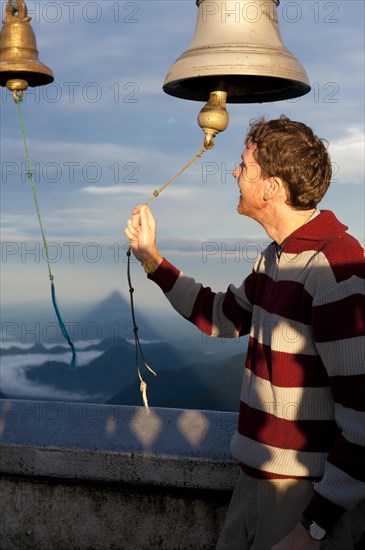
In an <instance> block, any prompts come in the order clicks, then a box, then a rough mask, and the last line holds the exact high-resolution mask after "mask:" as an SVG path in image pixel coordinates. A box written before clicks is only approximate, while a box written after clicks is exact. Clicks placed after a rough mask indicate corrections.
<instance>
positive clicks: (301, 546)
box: [271, 523, 321, 550]
mask: <svg viewBox="0 0 365 550" xmlns="http://www.w3.org/2000/svg"><path fill="white" fill-rule="evenodd" d="M320 547H321V541H320V540H314V539H312V537H311V536H310V534H309V533H308V531H307V530H306V529H305V528H304V527H303V525H301V524H300V523H299V524H298V525H297V526H296V527H295V529H293V531H292V532H291V533H289V535H288V536H287V537H285V538H284V539H282V540H281V541H280V542H278V543H277V544H275V546H273V547H272V548H271V550H319V548H320Z"/></svg>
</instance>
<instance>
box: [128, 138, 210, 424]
mask: <svg viewBox="0 0 365 550" xmlns="http://www.w3.org/2000/svg"><path fill="white" fill-rule="evenodd" d="M209 149H211V147H209V148H207V147H205V146H204V144H203V147H202V148H201V150H200V151H199V153H198V154H197V155H195V157H194V158H192V159H191V160H190V161H189V162H188V163H187V164H185V166H184V168H182V169H181V170H180V171H179V172H178V173H177V174H175V176H173V177H172V178H171V179H170V180H169V181H168V182H166V183H165V184H164V185H163V186H162V187H160V188H159V189H157V190H155V191H154V192H153V195H152V196H151V197H150V198H149V199H148V200H147V201H146V202H145V205H146V206H147V205H148V204H149V203H150V202H151V201H152V199H154V198H156V197H158V196H159V195H160V193H162V191H164V190H165V189H166V187H167V186H168V185H170V183H172V182H173V181H174V180H176V178H178V177H179V176H180V175H181V174H182V173H183V172H185V170H187V169H188V168H190V166H192V165H193V164H194V163H195V162H196V161H197V160H199V159H200V158H201V157H202V155H203V154H204V153H205V152H206V151H208V150H209ZM131 254H132V249H131V246H129V247H128V250H127V258H128V265H127V276H128V285H129V294H130V303H131V313H132V323H133V333H134V343H135V349H136V369H137V373H138V378H139V380H140V391H141V394H142V399H143V404H144V406H145V408H146V411H147V414H149V412H150V410H149V406H148V399H147V383H146V382H145V381H144V380H143V378H142V375H141V370H140V368H139V361H138V359H139V356H138V353H140V354H141V357H142V360H143V364H144V366H145V367H146V369H148V370H149V371H150V372H152V374H154V375H155V376H157V375H156V373H155V371H153V370H152V369H151V367H150V366H149V365H148V364H147V362H146V360H145V358H144V355H143V351H142V347H141V343H140V340H139V336H138V326H137V323H136V317H135V311H134V301H133V292H134V288H133V286H132V280H131V261H130V258H131Z"/></svg>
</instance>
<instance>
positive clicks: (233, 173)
mask: <svg viewBox="0 0 365 550" xmlns="http://www.w3.org/2000/svg"><path fill="white" fill-rule="evenodd" d="M232 176H233V177H234V178H235V179H237V178H238V176H239V166H236V168H235V169H234V170H233V172H232Z"/></svg>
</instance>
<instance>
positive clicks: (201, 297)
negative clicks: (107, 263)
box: [125, 116, 365, 550]
mask: <svg viewBox="0 0 365 550" xmlns="http://www.w3.org/2000/svg"><path fill="white" fill-rule="evenodd" d="M245 144H246V149H245V150H244V152H243V154H242V163H241V164H240V165H239V166H238V167H237V168H236V169H235V170H234V172H233V175H234V177H235V178H236V179H237V183H238V187H239V189H240V193H241V194H240V200H239V204H238V207H237V211H238V213H239V214H242V215H246V216H249V217H251V218H253V219H255V220H256V221H258V222H259V223H260V224H261V225H262V226H263V227H264V228H265V230H266V232H267V233H268V235H269V236H270V238H271V239H272V240H273V242H272V243H271V244H270V245H269V246H268V247H267V248H266V249H265V250H264V252H263V253H262V254H261V256H260V257H259V258H258V260H257V261H256V263H255V266H254V269H253V271H252V273H251V275H250V276H249V277H247V279H246V280H245V281H244V282H243V283H242V285H241V286H240V287H239V288H236V287H234V286H233V285H230V286H229V287H228V290H227V292H225V293H214V292H212V291H211V290H210V288H204V287H202V285H200V284H199V283H196V282H195V281H194V280H193V279H191V278H189V277H187V276H186V275H185V274H183V273H182V272H180V271H179V270H178V269H177V268H175V267H174V266H172V265H171V264H170V263H169V262H168V261H167V260H166V259H165V258H163V257H162V256H161V254H160V253H159V251H158V249H157V246H156V222H155V220H154V218H153V216H152V214H151V212H150V210H149V209H148V208H147V207H146V206H142V207H141V206H138V207H136V208H135V210H134V211H133V215H132V218H131V219H130V220H128V222H127V228H126V231H125V233H126V235H127V237H128V238H129V240H130V241H131V246H132V249H133V252H134V254H135V256H136V258H137V259H138V260H139V261H140V262H142V264H143V266H144V268H145V270H146V271H147V272H148V277H149V278H150V279H152V280H153V281H155V282H156V283H157V284H158V285H159V286H160V287H161V289H162V290H163V292H164V293H165V295H166V297H167V298H168V299H169V300H170V302H171V304H172V305H173V307H174V308H175V309H176V310H177V311H178V312H179V313H180V314H181V315H183V316H184V317H185V318H186V319H188V320H189V321H191V322H193V323H194V324H195V325H197V326H198V327H199V328H200V329H201V330H204V332H206V333H207V334H209V335H211V336H222V337H236V336H237V335H244V334H248V333H249V334H250V339H249V345H248V352H247V359H246V364H245V368H244V375H243V383H242V390H241V398H240V411H239V420H238V428H237V431H236V433H235V434H234V436H233V438H232V443H231V450H232V453H233V456H234V457H235V458H236V459H237V460H238V462H239V464H240V477H239V480H238V482H237V485H236V487H235V490H234V493H233V496H232V500H231V504H230V507H229V510H228V513H227V518H226V521H225V524H224V527H223V530H222V533H221V536H220V539H219V541H218V545H217V549H219V550H246V549H251V550H269V549H271V548H272V549H273V550H302V549H303V550H304V549H306V550H307V549H309V550H311V549H313V550H317V549H319V548H321V549H324V548H326V549H327V548H328V549H331V550H351V549H353V548H356V547H357V546H356V544H359V542H356V541H359V540H360V538H361V533H362V532H363V531H365V412H364V411H365V406H364V403H365V399H364V395H365V260H364V249H363V248H362V246H361V245H360V243H359V242H358V241H356V240H355V239H354V238H353V237H351V236H350V235H348V234H347V233H346V230H347V227H345V226H344V225H343V224H341V223H340V222H339V221H338V220H337V219H336V217H335V216H334V214H333V213H332V212H329V211H320V210H318V209H317V204H318V203H319V202H320V200H321V199H322V197H323V196H324V194H325V192H326V190H327V188H328V186H329V183H330V178H331V163H330V159H329V155H328V153H327V149H326V147H325V145H324V143H323V142H322V140H321V139H319V138H318V137H317V136H315V135H314V134H313V132H312V130H311V129H310V128H308V127H307V126H306V125H304V124H302V123H299V122H294V121H291V120H290V119H288V118H287V117H284V116H281V117H280V118H279V119H278V120H272V121H265V120H264V119H260V120H258V121H256V122H253V123H252V124H251V126H250V128H249V131H248V135H247V137H246V140H245ZM358 547H359V546H358Z"/></svg>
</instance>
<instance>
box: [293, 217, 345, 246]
mask: <svg viewBox="0 0 365 550" xmlns="http://www.w3.org/2000/svg"><path fill="white" fill-rule="evenodd" d="M347 229H348V227H347V226H346V225H344V224H342V223H341V222H340V221H338V219H337V218H336V216H335V215H334V214H333V212H331V211H330V210H321V211H320V214H319V215H318V216H316V217H315V218H314V219H313V220H310V221H309V222H308V223H305V224H304V225H302V226H300V227H298V229H296V230H295V231H293V233H291V235H289V236H288V237H287V239H286V240H289V239H306V240H310V241H322V240H324V239H332V238H335V237H338V236H339V235H342V234H343V233H345V231H347Z"/></svg>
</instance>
